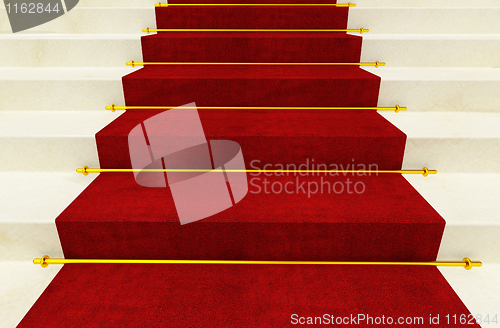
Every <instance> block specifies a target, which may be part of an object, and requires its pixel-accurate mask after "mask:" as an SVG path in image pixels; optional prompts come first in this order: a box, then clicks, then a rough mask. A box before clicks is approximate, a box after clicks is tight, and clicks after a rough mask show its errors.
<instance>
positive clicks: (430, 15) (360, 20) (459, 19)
mask: <svg viewBox="0 0 500 328" xmlns="http://www.w3.org/2000/svg"><path fill="white" fill-rule="evenodd" d="M499 16H500V8H369V7H368V8H367V7H364V8H363V7H358V6H357V7H355V8H351V10H350V11H349V23H348V25H347V27H348V28H359V27H360V26H362V27H364V28H368V29H369V30H370V33H373V34H494V33H495V31H499V30H500V20H499V19H498V17H499ZM391 22H392V23H391ZM451 26H453V28H451Z"/></svg>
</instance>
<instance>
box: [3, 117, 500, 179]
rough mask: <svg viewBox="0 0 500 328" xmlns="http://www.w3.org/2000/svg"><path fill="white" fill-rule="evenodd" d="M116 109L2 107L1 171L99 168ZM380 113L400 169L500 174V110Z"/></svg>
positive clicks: (66, 170) (63, 170) (71, 170)
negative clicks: (400, 157)
mask: <svg viewBox="0 0 500 328" xmlns="http://www.w3.org/2000/svg"><path fill="white" fill-rule="evenodd" d="M121 113H123V112H121ZM121 113H112V112H110V111H100V112H85V113H79V112H75V111H73V112H71V111H60V112H57V111H47V112H39V111H31V112H20V111H2V112H0V148H1V149H2V152H1V153H0V171H52V172H58V171H59V172H60V171H62V172H73V171H74V170H75V169H76V168H77V167H83V166H85V165H87V166H89V167H98V165H99V164H98V163H99V162H98V156H97V150H96V146H95V139H94V135H95V133H96V132H98V131H99V130H100V129H101V128H102V127H104V126H106V125H107V124H108V123H109V122H111V121H113V120H114V119H115V118H116V117H117V116H118V115H120V114H121ZM382 115H384V117H385V118H386V119H388V120H389V121H390V122H392V123H393V124H394V125H396V126H397V127H398V128H399V129H400V130H402V131H404V132H405V133H406V134H407V136H408V139H407V144H406V150H405V157H404V162H403V167H404V168H408V169H413V168H422V167H424V166H427V167H429V168H432V169H437V170H439V172H443V173H456V172H463V173H469V172H470V173H500V164H499V163H500V130H499V129H498V127H499V126H500V113H460V112H449V113H435V112H426V113H409V112H400V113H392V112H382ZM381 169H383V168H381Z"/></svg>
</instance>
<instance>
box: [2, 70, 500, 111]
mask: <svg viewBox="0 0 500 328" xmlns="http://www.w3.org/2000/svg"><path fill="white" fill-rule="evenodd" d="M118 71H119V72H117V73H114V72H111V73H109V77H101V76H96V77H95V78H91V79H89V78H86V77H73V78H65V79H56V78H50V77H47V78H46V79H31V80H25V79H1V80H0V111H1V110H9V111H14V110H15V111H18V110H23V111H82V112H88V111H101V110H104V107H105V106H109V105H111V104H116V105H117V106H123V105H124V104H125V102H124V100H123V98H124V96H123V90H122V83H121V80H120V79H121V76H122V75H123V74H127V73H128V72H130V69H127V68H124V69H123V70H122V69H118ZM373 72H374V73H375V74H380V75H381V76H382V81H381V85H380V96H379V101H378V105H379V106H394V105H395V104H396V103H397V104H399V105H401V106H403V105H404V106H407V107H408V110H409V111H412V112H418V111H437V112H443V111H476V112H498V111H499V110H500V97H498V96H497V95H496V94H497V91H498V90H499V89H500V77H499V79H498V80H494V79H493V80H492V79H488V80H471V79H469V78H467V77H466V76H464V77H463V78H462V79H460V78H456V79H446V80H443V79H442V78H441V77H440V76H436V77H435V78H434V79H432V75H431V76H429V77H427V78H425V80H423V79H421V78H419V77H412V76H411V73H412V72H408V73H407V74H406V75H407V76H408V77H407V78H406V79H402V78H394V77H385V76H384V74H383V73H384V71H383V70H382V68H378V70H373ZM466 74H467V73H466V72H464V75H466ZM90 75H91V76H92V73H90ZM75 90H79V92H75ZM49 95H50V96H49ZM52 95H54V96H52ZM55 95H57V96H55ZM142 105H144V104H142ZM400 114H404V113H400Z"/></svg>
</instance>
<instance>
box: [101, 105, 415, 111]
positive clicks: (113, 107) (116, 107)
mask: <svg viewBox="0 0 500 328" xmlns="http://www.w3.org/2000/svg"><path fill="white" fill-rule="evenodd" d="M177 107H181V106H116V105H115V104H112V105H111V106H106V110H110V111H112V112H116V111H117V110H127V109H146V110H150V109H152V110H155V109H173V108H177ZM182 108H191V109H192V108H194V109H244V110H245V109H282V110H294V109H311V110H315V109H319V110H326V109H363V110H377V111H395V112H396V113H399V112H400V111H405V110H407V107H400V106H399V105H396V106H394V107H300V106H299V107H255V106H248V107H239V106H232V107H231V106H226V107H218V106H196V107H194V106H182Z"/></svg>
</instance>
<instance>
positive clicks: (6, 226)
mask: <svg viewBox="0 0 500 328" xmlns="http://www.w3.org/2000/svg"><path fill="white" fill-rule="evenodd" d="M94 178H95V176H90V175H89V176H83V175H81V174H77V173H47V172H0V180H1V181H2V184H1V185H0V193H1V194H2V195H3V197H1V198H0V208H2V216H0V236H1V238H2V240H3V241H4V242H2V243H0V268H1V269H0V270H1V272H2V285H3V286H4V287H3V288H1V289H0V316H2V318H3V319H2V323H1V324H0V327H13V326H14V325H16V324H17V323H18V322H19V321H20V320H21V319H22V317H23V316H24V314H25V313H26V312H27V311H28V309H29V308H30V307H31V305H32V304H33V303H34V302H35V300H36V299H37V298H38V296H39V295H40V294H41V293H42V291H43V290H44V288H45V287H46V286H47V285H48V284H49V282H50V280H51V279H52V278H53V277H54V276H55V274H56V273H57V272H58V270H59V268H60V267H59V266H55V265H53V266H50V267H49V268H47V269H42V268H40V267H39V266H35V265H33V264H31V260H32V259H33V258H35V257H40V256H41V255H45V254H48V255H50V256H52V257H63V254H62V250H61V247H60V243H59V238H58V235H57V231H56V228H55V223H54V220H55V217H57V215H58V214H59V213H60V212H62V211H63V210H64V209H65V208H66V207H67V206H68V204H69V203H70V202H71V201H72V200H73V199H74V198H75V197H76V196H77V195H78V194H79V193H80V192H81V191H83V189H84V188H85V187H86V186H87V185H88V184H89V183H90V182H91V181H92V180H93V179H94ZM407 179H408V180H409V181H410V183H412V185H413V186H414V187H415V188H416V189H417V190H418V191H419V192H420V193H421V194H422V195H423V196H424V197H425V198H426V199H427V201H429V202H430V203H431V205H432V206H434V207H435V208H436V210H438V211H439V213H440V214H441V215H442V216H443V217H444V218H445V220H446V221H447V226H446V229H445V234H444V237H443V240H442V244H441V248H440V253H439V257H438V259H439V260H459V259H462V258H463V257H465V256H468V257H470V258H472V259H474V260H481V261H483V263H484V266H483V267H482V268H474V269H473V270H471V271H465V270H463V269H460V268H442V269H441V272H442V273H443V274H444V276H445V277H446V278H447V280H448V282H449V283H450V284H451V286H452V287H453V288H454V289H455V291H456V292H457V293H458V295H459V296H460V298H461V299H462V301H463V302H464V303H465V304H466V305H467V307H468V308H469V309H470V311H472V313H474V314H481V315H482V316H483V317H485V316H486V315H487V314H490V315H493V314H494V313H495V311H497V310H498V306H497V305H498V302H499V301H500V299H499V295H500V289H499V288H500V278H499V275H498V270H500V258H499V257H498V254H499V253H500V239H499V238H497V236H498V234H499V233H500V220H499V218H498V212H499V211H500V203H498V201H497V197H496V188H497V186H498V185H500V174H446V173H444V174H438V175H436V176H433V177H432V178H427V179H425V178H422V177H417V176H407ZM15 261H17V262H15ZM21 261H22V262H21ZM483 326H485V325H483Z"/></svg>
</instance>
